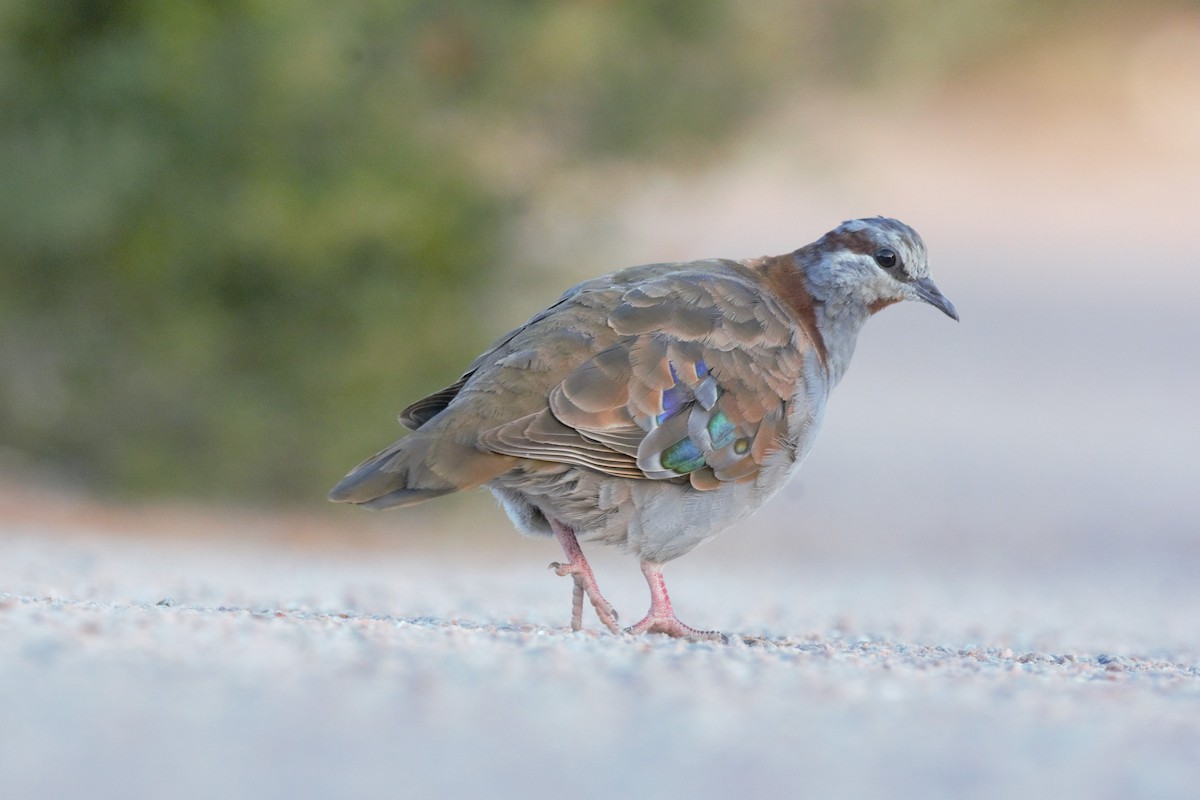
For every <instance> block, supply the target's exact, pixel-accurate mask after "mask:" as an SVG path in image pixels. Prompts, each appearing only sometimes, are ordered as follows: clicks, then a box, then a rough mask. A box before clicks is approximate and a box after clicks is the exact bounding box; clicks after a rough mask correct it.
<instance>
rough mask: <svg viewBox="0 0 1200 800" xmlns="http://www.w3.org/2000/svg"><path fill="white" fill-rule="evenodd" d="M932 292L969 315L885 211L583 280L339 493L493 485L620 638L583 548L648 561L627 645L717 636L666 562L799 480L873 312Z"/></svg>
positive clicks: (437, 399) (340, 497) (575, 615)
mask: <svg viewBox="0 0 1200 800" xmlns="http://www.w3.org/2000/svg"><path fill="white" fill-rule="evenodd" d="M903 300H918V301H922V302H924V303H928V304H930V305H932V306H933V307H935V308H937V309H939V310H941V311H942V312H944V313H945V314H946V315H948V316H949V317H951V318H952V319H954V320H958V312H957V311H956V310H955V308H954V305H953V304H952V303H951V302H950V301H949V300H948V299H947V298H946V296H945V295H943V294H942V292H941V291H940V290H939V289H938V287H937V285H936V284H935V283H934V281H933V279H932V278H931V277H930V274H929V259H928V255H927V251H926V247H925V243H924V241H923V240H922V239H921V237H920V236H919V235H918V234H917V232H916V231H914V230H913V229H912V228H910V227H908V226H907V225H905V224H904V223H902V222H899V221H897V220H894V219H889V218H886V217H874V218H870V219H856V220H850V221H848V222H844V223H843V224H841V225H840V226H838V227H837V228H835V229H834V230H832V231H830V232H828V233H826V234H825V235H823V236H822V237H821V238H819V239H817V240H816V241H814V242H812V243H811V244H808V245H805V246H804V247H801V248H800V249H798V250H796V251H794V252H792V253H788V254H786V255H781V256H764V257H761V258H749V259H741V260H732V259H706V260H700V261H685V262H679V263H662V264H649V265H645V266H637V267H630V268H627V269H622V270H618V271H617V272H612V273H610V274H607V275H604V276H602V277H599V278H594V279H592V280H588V281H584V282H583V283H580V284H579V285H577V286H575V287H574V288H572V289H570V290H568V291H567V292H566V293H565V294H563V295H562V297H560V298H559V300H558V301H557V302H555V303H554V304H553V305H551V306H550V307H549V308H547V309H545V310H544V311H541V312H539V313H537V314H535V315H534V316H533V317H532V318H531V319H530V320H529V321H528V322H526V323H525V324H524V325H522V326H520V327H518V328H516V329H515V330H513V331H510V332H509V333H507V334H505V335H504V336H502V337H501V338H500V339H499V340H498V341H497V342H496V343H495V344H493V345H492V346H491V347H490V348H488V349H487V351H486V352H484V353H483V355H481V356H479V357H478V358H477V359H475V361H474V362H473V363H472V364H471V365H470V366H469V367H468V368H467V369H466V371H465V372H463V373H462V375H461V376H460V377H459V378H458V380H456V381H454V382H453V383H452V384H450V385H449V386H447V387H446V388H445V389H442V390H441V391H438V392H435V393H433V394H431V395H429V396H428V397H425V398H422V399H420V400H418V401H417V402H415V403H413V404H412V405H410V406H409V407H408V408H406V409H404V411H403V412H401V414H400V422H401V424H403V425H404V426H405V427H407V428H409V429H410V430H411V431H412V432H411V433H409V434H408V435H407V436H405V437H403V438H401V439H400V440H399V441H397V442H395V443H394V444H392V445H389V446H388V447H386V448H384V449H383V450H381V451H380V452H378V453H376V454H375V455H373V456H371V457H370V458H368V459H366V460H365V461H363V462H362V463H361V464H359V465H358V466H357V467H355V468H354V469H353V470H351V471H350V472H349V474H347V475H346V477H345V478H343V479H342V480H341V482H339V483H338V484H337V485H336V486H335V487H334V488H333V490H332V491H331V492H330V495H329V497H330V499H331V500H333V501H335V502H345V503H353V504H356V505H360V506H364V507H366V508H370V509H383V508H394V507H403V506H409V505H413V504H415V503H420V502H423V501H425V500H430V499H432V498H435V497H441V496H442V495H446V494H450V493H452V492H458V491H463V490H467V489H472V488H476V487H486V488H487V489H489V490H490V491H491V492H492V494H493V495H495V497H496V499H497V500H498V501H499V503H500V505H501V506H502V507H503V508H504V510H505V512H507V514H508V516H509V518H510V519H511V520H512V522H513V524H514V525H515V526H516V528H517V529H518V530H519V531H520V532H522V533H524V534H527V535H531V536H553V537H554V538H556V539H557V540H558V542H559V544H560V545H561V546H562V550H563V553H564V556H565V558H566V561H565V562H555V563H553V564H551V565H550V566H551V568H553V569H554V570H555V572H557V574H558V575H560V576H570V577H571V578H572V581H573V588H572V618H571V628H572V630H580V629H581V627H582V617H583V601H584V597H585V596H586V598H587V599H588V600H589V601H590V603H591V605H592V607H593V609H594V610H595V612H596V615H597V617H598V618H599V620H600V622H601V623H602V624H603V625H604V626H605V627H606V628H607V629H608V630H609V631H611V632H613V633H620V632H621V630H622V629H621V628H620V627H619V625H618V622H617V620H618V615H617V612H616V610H615V609H614V608H613V606H612V604H611V603H609V602H608V601H607V600H606V599H605V598H604V596H603V594H602V593H601V592H600V588H599V585H598V583H597V581H596V577H595V574H594V573H593V571H592V569H591V567H590V565H589V564H588V561H587V559H586V558H585V557H584V553H583V550H582V548H581V546H580V542H581V541H582V542H585V543H587V542H598V543H602V544H607V545H618V546H621V547H623V548H625V550H627V551H628V552H630V553H632V554H633V555H635V556H636V557H637V558H638V559H639V561H640V564H641V569H642V573H643V575H644V576H645V579H646V582H647V585H648V586H649V589H650V609H649V611H648V613H647V614H646V616H645V617H644V618H643V619H641V620H640V621H639V622H636V623H634V624H633V625H632V626H630V627H628V628H626V629H625V632H626V633H629V634H641V633H647V632H655V633H662V634H667V635H669V636H675V637H685V638H689V639H719V638H724V637H723V634H721V633H719V632H717V631H710V630H699V629H696V628H692V627H690V626H688V625H685V624H684V623H683V622H682V621H680V620H679V618H678V617H677V616H676V614H675V611H674V609H673V607H672V605H671V600H670V597H669V595H668V594H667V588H666V584H665V582H664V579H663V574H662V570H663V565H664V564H665V563H667V562H669V561H671V560H673V559H676V558H679V557H680V556H682V555H685V554H686V553H688V552H690V551H691V550H692V549H693V548H695V547H696V546H697V545H699V544H701V543H702V542H705V541H707V540H708V539H710V538H712V537H713V536H715V535H716V534H717V533H719V532H720V531H722V530H723V529H725V528H728V527H729V526H731V525H733V524H734V523H736V522H738V521H740V520H742V519H744V518H745V517H747V516H748V515H749V514H751V513H752V512H753V511H755V510H756V509H758V508H759V507H760V506H762V505H763V503H765V502H766V501H767V500H768V499H769V498H770V497H771V496H772V495H774V494H775V493H776V492H777V491H778V490H779V489H780V488H781V487H782V486H784V485H785V484H786V483H787V481H788V479H789V478H790V477H791V476H792V475H793V474H794V473H795V472H796V468H797V467H798V466H799V464H800V463H801V462H802V461H803V459H804V457H805V455H806V454H807V453H808V452H809V450H810V448H811V447H812V445H813V441H814V439H815V437H816V435H817V431H818V430H819V429H820V427H821V421H822V419H823V417H824V414H825V404H826V402H827V400H828V398H829V394H830V391H831V390H832V389H833V387H834V386H836V385H837V383H838V382H839V381H840V380H841V378H842V376H843V375H844V374H845V373H846V369H847V367H848V366H849V365H850V359H851V357H852V356H853V354H854V347H855V341H856V339H857V336H858V333H859V331H860V330H861V329H862V327H863V325H864V323H865V322H866V321H867V319H868V318H869V317H871V315H873V314H875V313H876V312H878V311H880V310H881V309H883V308H886V307H887V306H890V305H892V304H894V303H898V302H900V301H903Z"/></svg>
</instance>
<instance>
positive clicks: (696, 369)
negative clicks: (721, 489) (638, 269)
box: [479, 270, 814, 490]
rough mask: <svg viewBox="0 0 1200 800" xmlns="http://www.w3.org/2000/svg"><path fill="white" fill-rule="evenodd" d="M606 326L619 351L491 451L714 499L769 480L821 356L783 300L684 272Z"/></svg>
mask: <svg viewBox="0 0 1200 800" xmlns="http://www.w3.org/2000/svg"><path fill="white" fill-rule="evenodd" d="M590 308H592V309H594V308H595V306H590ZM571 313H572V309H570V308H565V309H563V311H562V312H561V314H571ZM591 321H592V322H593V323H594V322H599V320H597V319H595V318H594V317H593V319H592V320H591ZM563 322H564V324H565V325H567V326H568V327H569V322H567V321H566V320H563ZM603 324H604V326H605V330H604V331H603V332H602V335H598V336H596V337H595V340H596V341H597V342H603V341H605V340H607V339H610V338H611V344H609V345H608V346H606V347H604V348H603V349H601V350H600V351H599V352H597V353H596V354H595V355H593V356H592V357H591V358H588V359H587V360H585V361H583V362H582V363H580V364H577V365H575V366H573V367H572V368H570V369H569V371H567V372H566V374H565V376H564V377H563V379H562V380H561V381H560V382H559V383H558V384H557V385H556V386H554V387H553V388H552V389H551V390H550V391H549V393H548V397H547V400H546V403H547V407H545V408H542V409H540V410H538V411H536V412H533V413H531V414H529V415H527V416H524V417H521V418H519V419H516V420H513V421H511V422H505V423H503V424H500V425H497V426H495V427H494V428H491V429H489V430H486V431H484V432H483V433H482V434H481V435H480V437H479V444H480V446H481V447H483V448H485V449H488V450H491V451H493V452H496V453H502V454H505V455H509V456H516V457H519V458H531V459H539V460H545V461H557V462H561V463H570V464H577V465H579V466H585V467H588V468H590V469H595V470H598V471H600V472H606V473H608V474H611V475H618V476H620V477H644V478H652V479H677V478H679V477H681V476H685V475H686V476H689V477H690V480H691V482H692V485H693V486H695V487H696V488H697V489H702V490H706V489H713V488H716V487H717V486H719V485H720V484H721V483H722V482H726V481H741V480H751V479H753V478H754V477H755V476H757V474H758V471H759V469H760V468H761V467H762V466H763V464H764V463H765V462H766V459H767V457H768V455H769V454H770V453H771V452H772V451H773V450H774V449H775V448H776V447H777V446H779V445H780V443H781V442H782V440H783V438H784V435H785V433H786V430H785V428H786V417H787V407H788V404H789V402H790V399H791V397H792V394H793V392H794V391H795V388H796V385H797V383H798V382H799V381H800V380H801V375H802V364H803V360H804V358H806V357H810V356H813V355H814V350H813V346H812V342H811V341H809V339H808V338H807V336H806V335H805V334H804V332H803V330H802V329H801V328H800V327H799V326H797V325H796V322H795V320H794V319H793V318H792V316H791V315H790V314H789V313H788V311H787V310H785V309H784V307H783V306H782V304H781V303H780V302H779V301H778V300H777V299H776V298H775V297H774V296H773V295H771V294H769V293H767V292H764V291H762V290H761V289H760V288H759V287H757V286H755V285H754V284H753V283H752V282H751V281H750V280H748V279H747V277H746V276H745V275H744V274H739V273H737V272H734V271H730V272H729V273H728V274H720V273H716V274H714V271H712V270H705V271H699V270H686V271H675V272H673V273H669V274H666V275H656V276H653V277H651V278H650V279H648V280H643V281H641V282H639V283H637V284H636V285H634V286H632V287H629V288H625V289H624V290H623V291H622V292H621V293H620V294H619V295H617V296H616V297H614V302H613V304H612V305H611V306H610V307H609V309H608V311H607V313H606V314H605V315H604V317H603Z"/></svg>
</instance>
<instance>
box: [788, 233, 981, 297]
mask: <svg viewBox="0 0 1200 800" xmlns="http://www.w3.org/2000/svg"><path fill="white" fill-rule="evenodd" d="M805 251H808V252H805ZM797 255H798V256H800V258H801V259H802V263H804V264H805V266H806V271H807V273H808V275H809V279H810V281H811V282H812V283H813V284H814V287H815V288H819V289H820V290H822V293H823V294H824V295H825V298H824V299H825V300H826V302H833V303H853V304H861V305H862V306H865V307H866V308H867V309H868V310H869V311H870V312H872V313H874V312H876V311H878V310H879V309H881V308H884V307H886V306H889V305H891V304H893V303H898V302H900V301H901V300H921V301H922V302H925V303H929V304H930V305H931V306H933V307H934V308H937V309H940V310H941V311H942V312H943V313H945V314H946V316H948V317H950V318H951V319H954V320H957V319H958V311H956V310H955V308H954V304H953V303H951V302H950V300H949V299H947V298H946V296H945V295H944V294H942V292H941V290H940V289H938V287H937V284H935V283H934V282H933V278H931V277H930V275H929V254H928V252H927V251H926V249H925V242H924V241H923V240H922V239H921V236H920V234H918V233H917V232H916V231H914V230H913V229H912V228H910V227H908V226H907V225H905V224H904V223H903V222H900V221H898V220H894V219H889V218H887V217H872V218H870V219H852V220H849V221H848V222H843V223H842V224H841V225H839V226H838V227H837V228H835V229H833V230H832V231H830V232H829V233H827V234H825V235H824V236H822V237H821V238H820V239H818V240H817V241H816V242H814V243H813V244H811V245H809V246H808V247H806V248H803V249H802V250H801V251H800V252H799V253H798V254H797Z"/></svg>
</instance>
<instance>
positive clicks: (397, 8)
mask: <svg viewBox="0 0 1200 800" xmlns="http://www.w3.org/2000/svg"><path fill="white" fill-rule="evenodd" d="M0 109H2V112H0V475H2V476H3V480H4V482H6V483H7V484H13V485H22V486H25V485H39V486H52V487H57V488H58V489H65V490H68V491H70V492H79V493H84V494H85V495H87V496H91V497H100V498H105V499H106V500H105V502H123V503H124V502H136V503H144V502H147V501H154V502H159V501H162V500H172V501H179V500H183V501H186V502H200V503H204V504H235V505H238V506H246V505H250V506H255V507H268V508H273V509H292V510H298V511H300V512H302V513H303V514H317V513H320V514H340V515H352V514H355V513H356V512H354V511H351V510H349V509H344V508H336V509H330V510H328V511H326V510H325V509H324V495H325V492H326V491H327V489H328V487H329V486H330V485H332V483H333V482H335V481H336V480H337V478H339V477H340V476H341V475H342V474H343V473H344V472H345V471H346V470H347V469H348V468H349V467H351V466H352V465H353V464H355V463H357V462H358V461H359V460H360V459H361V458H363V457H364V456H366V455H368V454H370V453H371V452H373V451H375V450H376V449H378V448H379V447H381V446H383V445H384V444H386V443H388V442H390V441H391V440H392V439H393V438H395V437H397V436H398V435H399V433H400V428H399V426H398V425H397V424H396V423H395V414H396V413H397V412H398V411H399V410H400V409H402V408H403V407H404V406H406V405H407V404H408V403H409V402H411V401H412V400H415V399H417V398H419V397H421V396H422V395H423V394H425V393H428V392H430V391H433V390H436V389H439V388H441V387H442V386H444V385H446V384H448V383H450V382H452V381H453V380H454V379H455V378H456V377H457V376H458V375H459V373H460V370H461V369H462V368H463V367H464V366H465V365H466V364H467V363H468V362H469V361H470V359H471V358H472V357H474V356H475V355H476V354H477V353H478V352H479V351H480V350H481V349H482V348H483V347H485V346H486V345H487V344H488V343H489V342H491V341H492V340H493V339H494V338H495V337H496V336H497V335H499V334H500V333H502V332H504V331H506V330H508V329H510V328H512V327H514V326H515V325H517V324H520V323H521V322H522V321H523V320H524V319H526V318H527V317H528V316H529V315H530V314H531V313H533V312H534V311H536V310H538V309H540V308H542V307H544V306H545V305H546V304H548V303H549V302H551V301H552V300H553V299H555V298H556V297H557V296H558V295H559V293H560V292H561V291H562V290H564V289H565V288H567V287H569V286H571V285H572V284H574V283H575V282H577V281H578V280H580V279H582V278H585V277H590V276H593V275H596V274H600V273H603V272H606V271H609V270H612V269H615V268H618V267H622V266H628V265H632V264H637V263H648V262H652V261H660V260H683V259H692V258H702V257H711V256H722V257H746V256H757V255H762V254H766V253H772V254H774V253H782V252H788V251H790V250H793V249H795V248H796V247H799V246H800V245H802V244H804V243H806V242H808V241H811V240H812V239H814V238H816V237H818V236H819V235H821V234H822V233H823V232H825V231H826V230H828V229H830V228H832V227H833V226H835V225H836V224H838V223H839V222H841V221H842V220H844V219H847V218H852V217H859V216H868V215H875V214H885V215H889V216H894V217H898V218H900V219H902V220H904V221H906V222H908V223H909V224H911V225H913V226H914V227H915V228H917V229H918V230H919V231H920V232H921V233H922V234H923V235H924V237H925V239H926V241H927V242H928V244H929V247H930V250H931V253H932V258H933V268H934V274H935V276H936V277H937V279H938V282H939V284H940V285H941V287H942V289H943V290H944V291H945V292H946V294H947V295H948V296H949V297H951V298H952V299H953V300H954V302H955V303H956V304H957V306H958V308H959V310H960V312H961V314H962V320H963V321H962V323H961V324H959V325H955V324H953V323H951V322H949V321H948V320H947V319H945V318H944V317H943V316H942V315H940V314H939V313H937V312H936V311H934V310H932V309H929V308H927V307H917V306H914V305H905V306H901V307H897V308H894V309H888V311H887V312H886V313H884V314H881V315H879V317H877V318H876V319H875V320H873V321H872V323H871V325H870V326H868V329H867V331H866V332H865V333H864V335H863V336H862V338H861V339H860V342H859V349H858V354H857V356H856V360H855V363H854V365H853V367H852V368H851V370H850V372H849V374H848V377H847V378H846V380H845V381H844V383H843V384H842V386H841V387H839V390H838V391H837V393H836V394H835V396H834V400H833V402H832V403H831V406H830V412H829V415H828V417H827V424H826V427H825V430H824V431H823V433H822V436H821V439H820V441H819V443H818V445H817V447H816V450H815V451H814V454H813V455H812V457H811V458H810V460H809V462H808V463H807V464H806V466H805V468H804V469H803V470H802V472H801V475H800V477H799V479H798V480H797V481H796V482H795V483H794V484H792V485H791V486H790V487H789V488H788V489H787V490H785V492H783V493H781V495H780V496H779V498H778V499H777V500H776V501H775V502H774V503H773V504H772V505H771V506H770V507H768V508H767V509H766V510H764V512H762V514H760V515H759V516H757V517H755V518H754V519H752V520H751V521H749V522H747V523H745V524H743V525H742V526H741V528H740V532H741V535H737V536H732V535H727V536H725V537H722V538H720V539H718V540H717V542H715V543H714V544H713V545H712V552H715V554H716V555H714V556H710V558H720V557H722V554H723V553H732V552H733V551H734V550H737V549H739V548H743V547H746V546H749V545H751V544H752V545H754V546H757V547H760V548H763V549H769V550H771V551H774V552H782V553H784V554H786V555H788V556H795V557H803V558H806V559H817V560H818V561H819V560H820V559H822V558H846V557H854V558H858V559H863V560H881V561H884V562H889V563H890V562H892V561H896V562H899V561H901V560H903V559H905V558H906V557H908V556H909V555H911V554H913V553H917V554H919V555H920V557H921V558H922V560H923V563H926V564H932V567H931V568H933V569H937V568H938V565H939V564H941V563H944V564H945V565H947V567H950V568H956V567H959V566H962V565H970V564H979V565H988V564H993V563H998V562H1004V561H1007V562H1009V563H1011V564H1013V565H1014V566H1016V567H1018V568H1025V567H1029V568H1035V567H1037V566H1051V567H1056V566H1057V567H1061V566H1062V565H1064V564H1076V565H1078V564H1082V563H1090V562H1095V563H1103V564H1108V565H1116V566H1114V567H1113V568H1117V567H1120V568H1122V569H1123V568H1126V567H1128V565H1130V564H1131V563H1145V564H1146V565H1149V566H1154V567H1155V568H1157V567H1158V566H1163V565H1169V566H1172V567H1174V568H1177V569H1182V570H1184V571H1188V572H1189V573H1194V570H1195V567H1196V566H1197V565H1198V564H1200V545H1198V541H1200V540H1198V537H1197V530H1196V512H1195V499H1194V498H1195V490H1194V487H1193V484H1194V482H1195V480H1196V477H1197V475H1200V469H1198V467H1200V456H1198V453H1200V425H1197V424H1196V422H1195V419H1194V417H1193V416H1192V415H1193V414H1194V410H1195V408H1196V406H1197V401H1198V400H1200V370H1198V369H1197V356H1198V355H1200V347H1198V345H1200V334H1198V333H1197V326H1196V324H1195V322H1194V319H1193V314H1194V309H1195V308H1196V301H1197V299H1198V297H1200V291H1198V290H1200V245H1198V244H1197V219H1196V211H1197V209H1198V208H1200V3H1197V2H1182V1H1179V2H1166V1H1165V0H1163V1H1161V2H1146V3H1138V4H1131V3H1120V2H1103V1H1099V2H1098V1H1097V0H1090V1H1089V2H1083V1H1082V0H1061V1H1060V2H1044V0H941V1H940V2H933V1H929V0H927V1H925V2H900V1H899V0H895V1H891V2H871V3H867V2H858V1H857V0H854V1H853V2H847V1H845V0H807V1H806V2H775V1H768V0H764V1H763V2H756V3H736V2H732V1H731V0H725V1H722V0H694V1H693V2H689V3H674V2H658V1H652V0H638V1H637V2H632V1H631V2H616V1H615V0H611V1H608V2H606V1H604V0H570V1H567V2H563V1H559V2H526V1H524V0H523V1H522V2H515V1H514V0H509V1H507V2H505V1H501V0H490V1H489V2H453V1H450V0H439V1H438V2H419V1H417V0H413V1H410V2H395V0H386V1H385V0H375V1H372V0H357V1H355V2H346V3H339V4H328V3H319V2H301V1H298V0H287V2H284V0H221V1H220V2H218V1H217V0H212V1H211V2H194V3H160V2H150V1H149V0H53V1H52V2H48V1H47V0H7V2H5V3H3V4H0ZM489 506H490V501H489V500H488V499H487V498H486V497H485V496H483V495H482V493H475V494H473V495H471V496H466V497H461V498H454V499H448V500H442V501H439V503H437V504H435V505H432V506H429V507H428V508H427V510H422V511H419V512H418V511H413V512H405V513H407V514H410V516H407V517H406V516H404V514H399V515H395V516H389V517H387V518H386V519H384V520H383V521H382V522H380V523H373V524H386V525H390V526H392V527H393V528H395V529H400V528H403V527H411V526H412V524H413V522H412V521H413V520H420V523H421V524H422V525H436V524H438V521H439V520H442V519H455V520H461V519H462V517H463V515H475V514H482V515H486V517H485V518H486V527H487V529H488V531H489V534H490V533H491V531H492V529H493V528H494V529H496V531H497V532H501V531H502V532H503V535H504V536H510V535H511V534H510V533H509V532H508V530H507V527H508V523H507V522H506V521H505V520H504V519H503V517H502V515H501V514H500V513H499V512H498V511H496V510H494V509H492V508H489ZM14 507H15V505H14V504H10V510H11V509H12V508H14ZM318 509H321V510H320V511H319V512H318ZM413 515H415V516H413ZM347 518H348V517H347ZM376 519H379V518H376ZM402 520H407V521H408V522H407V523H405V522H403V521H402ZM364 524H365V523H364ZM722 548H723V549H722ZM706 550H707V548H706ZM931 559H932V561H931ZM939 559H940V560H939Z"/></svg>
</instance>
